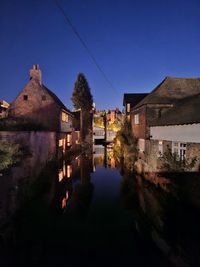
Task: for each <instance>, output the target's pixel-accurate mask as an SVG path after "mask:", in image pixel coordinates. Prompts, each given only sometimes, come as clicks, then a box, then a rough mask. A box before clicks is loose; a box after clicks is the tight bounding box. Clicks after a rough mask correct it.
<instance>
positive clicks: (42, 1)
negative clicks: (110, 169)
mask: <svg viewBox="0 0 200 267" xmlns="http://www.w3.org/2000/svg"><path fill="white" fill-rule="evenodd" d="M59 3H60V4H61V5H62V7H63V9H64V10H65V11H66V13H67V15H68V17H69V18H70V20H71V22H72V23H73V25H74V26H75V27H76V29H77V30H78V32H79V34H80V35H81V37H82V38H83V40H84V41H85V43H86V44H87V46H88V48H89V49H90V51H91V52H92V54H93V55H94V56H95V58H96V60H97V62H98V64H99V65H100V66H101V68H102V69H103V71H104V72H105V73H106V75H107V77H108V79H109V80H110V81H111V82H112V84H113V86H114V88H111V87H110V85H109V84H108V83H107V81H106V80H105V79H104V77H103V76H102V74H101V73H100V72H99V70H98V69H97V67H96V66H95V64H94V63H93V61H92V60H91V58H90V57H89V56H88V54H87V52H86V50H85V48H84V47H83V46H82V44H81V43H80V41H79V40H78V39H77V37H76V35H75V34H74V32H73V31H72V29H71V28H70V26H69V25H68V24H67V23H66V20H65V18H64V17H63V15H62V13H61V12H60V10H59V9H58V7H57V6H56V3H55V1H54V0H0V60H1V64H0V99H4V100H7V101H8V102H11V101H13V100H14V98H15V97H16V96H17V94H18V93H19V91H20V90H22V88H23V87H24V86H25V84H26V83H27V82H28V80H29V69H30V68H31V66H32V64H39V65H40V68H41V70H42V74H43V83H44V84H45V85H46V86H47V87H48V88H49V89H51V90H52V91H53V92H55V93H56V94H57V95H58V97H59V98H60V99H61V100H62V101H63V102H64V103H65V104H66V106H67V107H68V108H71V107H72V103H71V100H70V97H71V94H72V90H73V86H74V82H75V80H76V77H77V74H78V73H79V72H83V73H84V74H85V75H86V77H87V79H88V82H89V85H90V87H91V91H92V94H93V96H94V100H95V103H96V106H97V109H104V108H110V109H111V108H115V107H119V108H122V99H123V93H125V92H126V93H129V92H133V93H136V92H149V91H151V90H152V89H153V88H154V87H155V86H156V85H157V84H159V83H160V82H161V81H162V80H163V79H164V78H165V77H166V76H177V77H200V1H199V0H185V1H184V0H163V1H162V0H60V1H59Z"/></svg>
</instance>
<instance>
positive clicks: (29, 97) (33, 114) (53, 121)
mask: <svg viewBox="0 0 200 267" xmlns="http://www.w3.org/2000/svg"><path fill="white" fill-rule="evenodd" d="M9 117H12V118H15V119H24V120H26V121H29V122H32V123H36V124H41V125H42V126H44V127H45V128H46V129H48V130H51V131H56V132H68V131H69V132H70V131H72V113H71V112H70V111H69V110H68V109H67V108H66V107H65V105H64V104H63V103H62V102H61V101H60V99H59V98H58V97H57V96H56V95H55V94H54V93H53V92H52V91H50V90H49V89H48V88H47V87H46V86H45V85H44V84H42V73H41V70H40V69H39V66H38V65H33V67H32V69H31V70H30V81H29V82H28V83H27V84H26V86H25V87H24V89H23V90H22V91H21V92H20V93H19V95H18V96H17V97H16V99H15V100H14V101H13V102H12V104H11V105H10V107H9Z"/></svg>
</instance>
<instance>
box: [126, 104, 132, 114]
mask: <svg viewBox="0 0 200 267" xmlns="http://www.w3.org/2000/svg"><path fill="white" fill-rule="evenodd" d="M130 111H131V105H130V103H127V104H126V112H130Z"/></svg>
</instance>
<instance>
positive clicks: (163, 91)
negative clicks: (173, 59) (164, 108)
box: [136, 77, 200, 108]
mask: <svg viewBox="0 0 200 267" xmlns="http://www.w3.org/2000/svg"><path fill="white" fill-rule="evenodd" d="M198 93H200V78H176V77H166V78H165V79H164V80H163V81H162V82H161V83H160V84H159V85H158V86H156V88H155V89H154V90H153V91H152V92H151V93H149V94H148V96H146V97H145V98H144V99H143V100H142V101H140V102H139V103H138V104H137V105H136V108H137V107H140V106H142V105H145V104H171V103H174V102H176V101H177V100H179V99H183V98H185V97H188V96H191V95H196V94H198Z"/></svg>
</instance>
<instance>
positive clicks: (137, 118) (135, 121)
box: [134, 114, 139, 124]
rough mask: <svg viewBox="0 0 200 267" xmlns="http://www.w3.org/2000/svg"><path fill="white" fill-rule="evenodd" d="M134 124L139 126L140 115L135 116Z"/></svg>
mask: <svg viewBox="0 0 200 267" xmlns="http://www.w3.org/2000/svg"><path fill="white" fill-rule="evenodd" d="M134 123H135V124H139V114H135V115H134Z"/></svg>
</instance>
